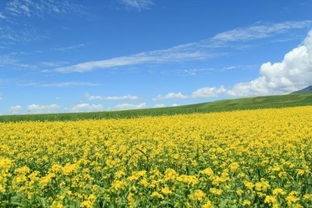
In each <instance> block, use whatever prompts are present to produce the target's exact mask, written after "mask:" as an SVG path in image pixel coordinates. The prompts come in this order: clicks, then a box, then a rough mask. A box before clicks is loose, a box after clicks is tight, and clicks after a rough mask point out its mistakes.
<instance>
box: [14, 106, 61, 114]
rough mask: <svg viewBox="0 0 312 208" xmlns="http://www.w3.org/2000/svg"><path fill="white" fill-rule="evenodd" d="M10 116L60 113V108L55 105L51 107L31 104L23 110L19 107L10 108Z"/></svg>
mask: <svg viewBox="0 0 312 208" xmlns="http://www.w3.org/2000/svg"><path fill="white" fill-rule="evenodd" d="M10 112H11V114H45V113H59V112H62V108H61V106H59V105H57V104H51V105H36V104H31V105H28V106H26V107H25V108H24V107H22V106H21V105H15V106H11V107H10Z"/></svg>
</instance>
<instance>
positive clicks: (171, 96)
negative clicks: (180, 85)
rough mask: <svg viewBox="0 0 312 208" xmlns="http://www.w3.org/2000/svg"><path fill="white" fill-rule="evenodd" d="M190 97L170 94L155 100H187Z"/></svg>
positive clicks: (179, 93) (181, 94) (159, 96)
mask: <svg viewBox="0 0 312 208" xmlns="http://www.w3.org/2000/svg"><path fill="white" fill-rule="evenodd" d="M186 98H188V96H186V95H184V94H183V93H181V92H178V93H174V92H170V93H168V94H166V95H158V96H157V97H155V98H153V100H169V99H186Z"/></svg>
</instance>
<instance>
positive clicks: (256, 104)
mask: <svg viewBox="0 0 312 208" xmlns="http://www.w3.org/2000/svg"><path fill="white" fill-rule="evenodd" d="M304 105H312V93H305V94H290V95H275V96H262V97H251V98H241V99H230V100H220V101H214V102H208V103H200V104H193V105H184V106H178V107H167V108H150V109H140V110H125V111H106V112H91V113H60V114H40V115H8V116H0V122H9V121H13V122H15V121H68V120H83V119H105V118H115V119H117V118H134V117H141V116H158V115H174V114H189V113H208V112H222V111H233V110H246V109H260V108H283V107H292V106H304Z"/></svg>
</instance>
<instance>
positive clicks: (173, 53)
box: [45, 20, 312, 73]
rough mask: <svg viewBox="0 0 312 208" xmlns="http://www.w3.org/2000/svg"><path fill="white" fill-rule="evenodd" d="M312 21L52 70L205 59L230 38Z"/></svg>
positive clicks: (284, 29)
mask: <svg viewBox="0 0 312 208" xmlns="http://www.w3.org/2000/svg"><path fill="white" fill-rule="evenodd" d="M311 25H312V20H306V21H297V22H282V23H276V24H263V25H258V26H251V27H247V28H239V29H235V30H231V31H226V32H223V33H219V34H217V35H215V36H214V37H212V38H208V39H204V40H201V41H197V42H191V43H186V44H181V45H177V46H174V47H171V48H168V49H164V50H155V51H147V52H142V53H137V54H134V55H129V56H121V57H114V58H109V59H103V60H98V61H89V62H83V63H78V64H75V65H70V66H64V67H57V68H55V69H52V70H51V71H54V72H60V73H72V72H88V71H92V70H95V69H108V68H114V67H122V66H131V65H139V64H147V63H149V64H150V63H157V64H160V63H172V62H186V61H194V60H203V59H207V58H213V57H216V56H220V55H224V54H226V53H227V51H225V52H220V51H219V52H215V51H213V49H216V48H227V47H230V42H235V41H244V40H254V39H261V38H268V37H272V36H275V35H278V34H281V33H286V32H289V31H290V30H296V29H303V28H307V27H310V26H311ZM48 71H50V70H45V72H48Z"/></svg>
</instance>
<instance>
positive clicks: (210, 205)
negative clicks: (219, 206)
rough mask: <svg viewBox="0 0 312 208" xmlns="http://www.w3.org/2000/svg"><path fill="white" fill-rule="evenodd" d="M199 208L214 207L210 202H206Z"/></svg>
mask: <svg viewBox="0 0 312 208" xmlns="http://www.w3.org/2000/svg"><path fill="white" fill-rule="evenodd" d="M201 208H214V205H213V204H212V202H211V201H210V200H208V201H207V202H206V203H205V204H204V205H202V206H201Z"/></svg>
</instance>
